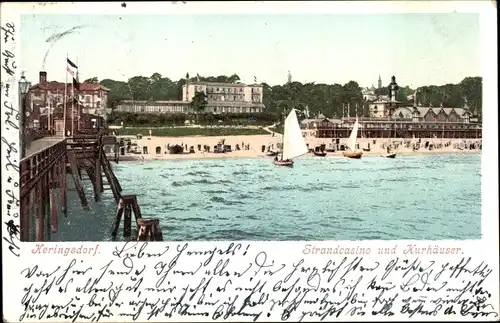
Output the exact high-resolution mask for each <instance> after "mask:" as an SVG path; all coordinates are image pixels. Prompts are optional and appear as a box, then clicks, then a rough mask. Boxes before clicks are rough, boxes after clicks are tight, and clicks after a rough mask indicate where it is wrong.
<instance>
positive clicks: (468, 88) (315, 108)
mask: <svg viewBox="0 0 500 323" xmlns="http://www.w3.org/2000/svg"><path fill="white" fill-rule="evenodd" d="M186 79H189V81H190V82H194V81H208V82H223V83H235V82H238V81H239V80H240V78H239V76H238V75H237V74H233V75H231V76H224V75H220V76H209V77H200V76H196V77H190V76H189V75H188V74H187V75H186V78H183V79H180V80H178V81H174V80H171V79H170V78H168V77H163V76H162V75H161V74H159V73H154V74H153V75H152V76H151V77H144V76H134V77H132V78H130V79H129V80H128V82H121V81H115V80H111V79H104V80H102V81H99V80H98V79H97V78H95V77H94V78H91V79H88V80H86V81H85V82H93V83H100V84H102V85H103V86H105V87H107V88H109V89H110V92H109V94H108V106H109V107H111V108H115V107H116V106H117V105H118V103H119V102H120V101H122V100H144V101H162V100H181V99H182V86H183V85H184V84H186ZM262 86H263V91H264V93H263V94H264V96H263V97H264V102H263V103H264V105H265V106H266V111H268V112H269V115H273V116H276V118H279V116H280V114H281V113H282V112H283V111H284V110H285V109H289V108H291V107H293V108H296V109H298V110H306V107H307V110H308V111H309V117H315V116H317V115H319V114H320V113H321V114H323V115H325V116H326V117H336V118H340V117H342V116H348V115H349V116H355V115H356V114H357V115H362V114H363V115H368V104H369V102H367V101H366V100H364V99H363V93H362V88H361V87H360V86H359V84H358V83H357V82H355V81H349V82H348V83H346V84H343V85H342V84H337V83H336V84H323V83H318V84H316V83H314V82H312V83H300V82H290V83H286V84H283V85H274V86H270V85H269V84H266V83H262ZM414 93H416V96H417V102H418V103H420V104H422V105H423V106H430V105H432V106H435V107H438V106H440V105H441V104H443V105H444V106H445V107H464V106H468V107H469V109H470V110H471V112H473V113H474V114H477V115H479V116H481V115H482V78H481V77H466V78H465V79H464V80H462V81H461V82H460V83H458V84H446V85H442V86H435V85H430V86H422V87H419V88H418V89H411V88H410V87H408V86H400V87H399V90H398V93H397V97H396V99H397V100H398V101H400V102H401V104H402V105H412V104H413V97H412V96H413V94H414ZM375 94H376V95H388V94H389V86H388V85H387V86H386V87H383V88H381V89H377V90H375ZM206 101H207V100H206V96H204V95H203V94H201V93H198V94H196V97H195V99H194V102H193V103H192V107H193V108H194V111H196V112H200V111H202V110H203V107H204V106H205V105H206ZM465 103H467V105H466V104H465ZM347 106H349V109H347ZM141 118H146V117H141ZM256 118H257V119H259V117H256ZM266 118H267V116H266V117H265V118H264V119H266Z"/></svg>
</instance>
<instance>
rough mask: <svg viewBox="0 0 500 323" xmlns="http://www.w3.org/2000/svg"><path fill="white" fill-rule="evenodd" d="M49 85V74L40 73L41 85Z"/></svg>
mask: <svg viewBox="0 0 500 323" xmlns="http://www.w3.org/2000/svg"><path fill="white" fill-rule="evenodd" d="M42 83H47V72H40V84H42Z"/></svg>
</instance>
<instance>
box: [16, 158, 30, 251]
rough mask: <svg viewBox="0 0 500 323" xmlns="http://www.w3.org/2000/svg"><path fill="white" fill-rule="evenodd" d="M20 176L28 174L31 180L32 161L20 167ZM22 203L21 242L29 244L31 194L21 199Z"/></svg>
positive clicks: (20, 220)
mask: <svg viewBox="0 0 500 323" xmlns="http://www.w3.org/2000/svg"><path fill="white" fill-rule="evenodd" d="M20 174H21V176H22V175H23V174H27V175H28V176H29V178H31V160H30V161H29V162H28V163H21V165H20ZM19 203H20V205H19V206H20V209H21V210H20V211H21V218H20V219H19V222H20V231H21V234H20V238H21V241H23V242H27V241H29V229H30V211H31V194H27V195H26V197H24V198H21V200H20V201H19Z"/></svg>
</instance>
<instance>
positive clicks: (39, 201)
mask: <svg viewBox="0 0 500 323" xmlns="http://www.w3.org/2000/svg"><path fill="white" fill-rule="evenodd" d="M35 190H36V199H35V203H36V214H35V240H36V241H37V242H39V241H43V239H44V231H45V226H44V222H45V210H44V208H43V182H42V181H40V182H38V183H37V184H36V188H35Z"/></svg>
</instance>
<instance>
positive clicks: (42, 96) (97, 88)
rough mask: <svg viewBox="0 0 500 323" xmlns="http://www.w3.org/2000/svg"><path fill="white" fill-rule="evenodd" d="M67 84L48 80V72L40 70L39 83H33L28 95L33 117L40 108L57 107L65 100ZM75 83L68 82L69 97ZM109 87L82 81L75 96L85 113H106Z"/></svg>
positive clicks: (37, 113)
mask: <svg viewBox="0 0 500 323" xmlns="http://www.w3.org/2000/svg"><path fill="white" fill-rule="evenodd" d="M64 89H65V85H64V83H61V82H56V81H51V82H48V81H47V72H40V74H39V83H38V84H35V85H33V86H32V87H31V88H30V90H29V93H28V95H27V97H26V103H27V105H28V108H29V109H30V110H31V115H32V118H38V117H39V116H40V108H45V107H49V106H50V107H56V106H58V105H59V104H61V103H63V102H64ZM72 90H73V84H72V82H70V83H68V84H67V98H70V97H71V95H72ZM108 92H109V89H108V88H106V87H104V86H102V85H100V84H93V83H80V91H77V90H76V89H75V96H79V99H80V101H81V103H82V105H83V111H82V112H83V113H90V114H95V115H101V116H105V115H106V111H107V110H106V104H107V101H108Z"/></svg>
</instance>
